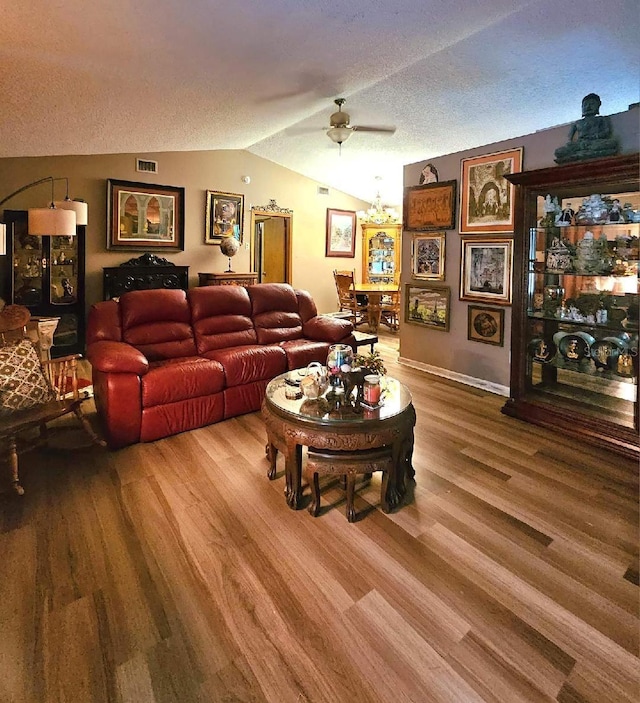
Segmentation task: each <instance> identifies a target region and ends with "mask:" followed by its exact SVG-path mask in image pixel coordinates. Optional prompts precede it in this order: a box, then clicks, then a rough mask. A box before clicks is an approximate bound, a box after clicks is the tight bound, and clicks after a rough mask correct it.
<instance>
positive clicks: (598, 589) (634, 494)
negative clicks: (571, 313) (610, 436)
mask: <svg viewBox="0 0 640 703" xmlns="http://www.w3.org/2000/svg"><path fill="white" fill-rule="evenodd" d="M377 348H378V349H380V350H381V351H382V353H383V356H384V358H385V360H386V362H387V366H388V370H389V372H390V373H391V374H392V375H394V376H396V377H397V378H399V379H400V380H402V381H403V382H404V383H405V384H406V385H408V387H409V388H410V389H411V391H412V394H413V399H414V405H415V408H416V412H417V418H418V420H417V425H416V443H415V452H414V467H415V470H416V482H415V485H411V486H410V489H409V495H408V496H407V502H406V504H405V505H404V506H403V507H402V508H400V509H399V510H398V511H396V512H395V513H393V514H390V515H385V514H384V513H382V512H381V511H380V509H379V491H380V478H379V476H374V478H373V479H372V480H371V482H370V483H369V484H367V483H364V482H360V483H359V487H358V490H357V497H356V508H357V510H358V513H359V519H358V520H357V522H355V523H353V524H349V523H348V522H347V520H346V517H345V514H344V509H345V502H344V494H343V491H342V490H341V488H340V486H339V483H338V482H337V481H335V480H333V481H328V480H327V481H325V483H324V488H323V492H322V506H323V507H322V511H321V514H320V516H319V517H318V518H315V519H314V518H312V517H311V516H310V515H309V514H308V513H307V511H306V510H299V511H292V510H290V509H289V508H288V507H287V505H286V503H285V500H284V496H283V489H284V477H283V475H282V474H283V465H282V463H281V462H282V459H281V458H280V459H279V463H278V470H279V476H278V478H277V479H276V480H275V481H273V482H270V481H268V480H267V478H266V472H267V461H266V459H265V456H264V445H265V431H264V426H263V423H262V420H261V417H260V414H259V413H254V414H251V415H245V416H243V417H239V418H235V419H233V420H231V421H227V422H224V423H220V424H217V425H212V426H211V427H206V428H202V429H199V430H197V431H195V432H190V433H185V434H182V435H179V436H175V437H171V438H167V439H164V440H161V441H158V442H155V443H152V444H145V445H137V446H133V447H128V448H126V449H123V450H120V451H118V452H108V451H105V450H101V449H100V448H97V447H91V448H88V449H80V450H77V451H72V452H71V451H67V452H40V451H36V452H33V453H31V454H29V455H27V456H25V457H24V458H23V459H22V463H21V468H22V477H23V485H24V487H25V489H26V495H25V496H24V497H23V498H17V497H13V496H11V495H4V496H2V497H0V701H1V702H2V703H45V702H46V703H50V702H51V703H53V702H56V703H57V702H59V701H60V702H65V703H90V702H91V703H93V702H94V701H95V702H97V703H98V702H99V703H102V702H107V701H109V702H112V703H219V702H220V703H222V702H224V703H230V702H232V701H237V702H245V703H249V702H251V703H258V702H263V701H269V702H270V703H303V702H309V703H325V702H326V703H382V702H385V703H386V702H389V703H396V702H405V701H406V702H408V701H412V702H416V703H445V702H446V703H525V702H526V703H529V702H536V703H538V702H550V701H557V702H558V703H623V702H628V703H632V702H633V703H637V701H638V700H639V699H640V689H639V685H640V668H639V661H638V658H637V655H638V602H639V601H638V591H639V588H638V467H637V466H636V465H635V464H634V462H631V461H627V460H624V459H621V458H619V457H612V456H608V455H607V454H606V453H605V452H604V451H600V450H597V449H592V448H589V447H586V446H584V445H581V444H580V443H578V442H576V441H573V440H571V439H567V438H566V437H563V436H561V435H556V434H553V433H551V432H548V431H546V430H543V429H541V428H537V427H534V426H532V425H528V424H526V423H522V422H519V421H517V420H514V419H512V418H508V417H505V416H503V415H501V413H500V407H501V405H502V404H503V402H504V399H503V398H500V397H497V396H494V395H491V394H489V393H486V392H484V391H480V390H475V389H472V388H469V387H465V386H462V385H459V384H456V383H453V382H449V381H445V380H443V379H440V378H437V377H435V376H429V375H427V374H425V373H422V372H420V371H417V370H413V369H410V368H407V367H402V366H399V365H398V364H397V363H396V362H395V359H396V358H397V343H396V340H395V339H394V337H393V336H391V335H381V340H380V343H379V344H378V347H377ZM308 493H309V491H308V488H305V497H307V499H308Z"/></svg>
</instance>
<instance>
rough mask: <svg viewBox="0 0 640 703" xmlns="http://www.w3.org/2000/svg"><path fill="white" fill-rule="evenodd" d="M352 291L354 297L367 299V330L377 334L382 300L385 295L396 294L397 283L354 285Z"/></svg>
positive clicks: (398, 288)
mask: <svg viewBox="0 0 640 703" xmlns="http://www.w3.org/2000/svg"><path fill="white" fill-rule="evenodd" d="M353 290H354V292H355V293H356V295H366V296H367V297H368V298H369V302H368V304H367V314H368V323H369V329H370V330H371V331H372V332H377V331H378V327H380V318H381V316H382V298H383V296H385V295H391V294H393V293H398V292H399V290H400V286H399V285H398V284H397V283H354V284H353Z"/></svg>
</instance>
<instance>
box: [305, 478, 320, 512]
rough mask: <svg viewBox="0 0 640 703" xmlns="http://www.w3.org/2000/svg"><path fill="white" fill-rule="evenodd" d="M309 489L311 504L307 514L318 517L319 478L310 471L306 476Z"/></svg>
mask: <svg viewBox="0 0 640 703" xmlns="http://www.w3.org/2000/svg"><path fill="white" fill-rule="evenodd" d="M307 480H308V481H309V487H310V488H311V503H309V512H310V513H311V515H313V517H318V515H319V514H320V477H319V476H318V472H317V471H311V472H309V473H308V474H307Z"/></svg>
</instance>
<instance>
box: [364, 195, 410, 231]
mask: <svg viewBox="0 0 640 703" xmlns="http://www.w3.org/2000/svg"><path fill="white" fill-rule="evenodd" d="M356 215H357V216H358V218H359V219H360V220H361V221H362V222H364V223H370V224H372V225H395V224H397V223H398V222H400V215H399V214H398V213H397V212H396V211H395V210H394V209H393V208H391V207H384V206H383V205H382V197H381V196H380V191H378V193H377V194H376V197H375V198H374V199H373V202H372V203H371V207H370V208H369V209H368V210H367V211H366V212H365V211H364V210H360V212H357V213H356Z"/></svg>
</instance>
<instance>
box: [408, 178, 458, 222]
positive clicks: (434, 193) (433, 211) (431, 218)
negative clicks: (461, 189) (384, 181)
mask: <svg viewBox="0 0 640 703" xmlns="http://www.w3.org/2000/svg"><path fill="white" fill-rule="evenodd" d="M402 213H403V217H404V223H403V225H404V229H405V230H408V231H409V232H428V231H430V230H435V229H453V228H454V227H455V221H456V181H443V182H442V183H425V184H424V185H420V186H408V187H406V188H405V189H404V207H403V210H402Z"/></svg>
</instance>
